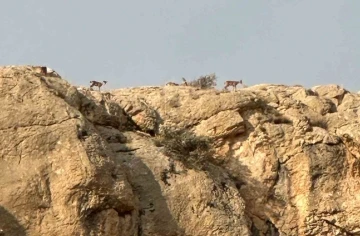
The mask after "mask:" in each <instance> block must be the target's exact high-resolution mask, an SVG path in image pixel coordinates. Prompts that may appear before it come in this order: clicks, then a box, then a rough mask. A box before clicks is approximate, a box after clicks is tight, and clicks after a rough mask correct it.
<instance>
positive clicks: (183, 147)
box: [0, 66, 360, 236]
mask: <svg viewBox="0 0 360 236" xmlns="http://www.w3.org/2000/svg"><path fill="white" fill-rule="evenodd" d="M0 96H1V98H0V99H1V101H2V104H3V106H2V111H1V113H0V186H1V188H0V230H2V232H0V234H1V233H2V234H3V235H139V236H140V235H359V234H360V221H359V220H358V219H360V215H359V208H360V198H359V197H358V196H360V195H359V192H360V190H359V189H360V187H359V186H360V185H359V184H358V183H359V180H360V176H359V175H360V160H359V158H360V152H359V151H360V148H359V147H360V143H359V139H360V129H359V114H360V111H359V109H358V107H359V106H360V95H358V94H354V93H350V92H349V91H347V90H345V89H342V88H340V87H339V86H337V85H323V86H317V87H314V88H311V89H306V88H304V87H301V86H285V85H273V84H262V85H256V86H252V87H248V88H242V89H238V90H237V91H235V92H225V91H218V90H215V89H207V90H201V89H200V90H199V89H195V88H193V87H190V86H176V87H175V86H174V87H172V86H162V87H138V88H127V89H117V90H113V91H110V92H98V91H89V90H86V89H80V88H77V87H75V86H72V85H71V84H69V83H68V82H67V81H66V80H64V79H62V78H61V77H60V76H59V75H58V74H57V73H55V72H51V73H50V72H48V70H46V69H44V67H36V66H6V67H1V68H0Z"/></svg>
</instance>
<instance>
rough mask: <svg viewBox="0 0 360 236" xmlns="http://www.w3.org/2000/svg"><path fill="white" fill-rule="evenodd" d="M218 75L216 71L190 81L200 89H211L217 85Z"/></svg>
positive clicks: (190, 84)
mask: <svg viewBox="0 0 360 236" xmlns="http://www.w3.org/2000/svg"><path fill="white" fill-rule="evenodd" d="M216 80H217V77H216V75H215V73H212V74H210V75H202V76H200V77H199V78H197V79H195V80H193V81H190V82H188V85H189V86H193V87H196V88H200V89H211V88H214V87H215V86H216Z"/></svg>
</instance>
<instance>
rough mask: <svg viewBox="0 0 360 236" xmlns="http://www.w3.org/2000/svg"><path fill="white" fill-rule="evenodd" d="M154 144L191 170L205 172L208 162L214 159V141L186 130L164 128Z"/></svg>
mask: <svg viewBox="0 0 360 236" xmlns="http://www.w3.org/2000/svg"><path fill="white" fill-rule="evenodd" d="M154 144H155V145H156V146H158V147H163V148H164V150H163V152H164V154H165V155H167V156H169V157H170V158H173V159H175V160H178V161H181V162H182V163H183V164H184V165H185V166H186V167H188V168H190V169H196V170H203V169H204V167H205V164H206V162H207V161H210V160H212V159H213V154H214V150H213V148H212V140H211V139H210V138H208V137H205V136H197V135H195V134H194V133H192V132H190V131H188V130H185V129H183V130H175V129H171V128H164V129H163V130H162V131H161V133H160V135H158V136H156V137H155V138H154Z"/></svg>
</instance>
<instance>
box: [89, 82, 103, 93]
mask: <svg viewBox="0 0 360 236" xmlns="http://www.w3.org/2000/svg"><path fill="white" fill-rule="evenodd" d="M90 83H91V85H90V88H92V87H94V86H96V87H99V91H100V87H101V86H103V85H105V84H106V83H107V81H106V80H104V81H103V83H101V82H98V81H90Z"/></svg>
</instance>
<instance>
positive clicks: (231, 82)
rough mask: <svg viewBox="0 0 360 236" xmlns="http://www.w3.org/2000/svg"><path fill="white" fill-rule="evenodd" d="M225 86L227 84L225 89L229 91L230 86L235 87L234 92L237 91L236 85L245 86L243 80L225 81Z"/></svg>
mask: <svg viewBox="0 0 360 236" xmlns="http://www.w3.org/2000/svg"><path fill="white" fill-rule="evenodd" d="M224 84H225V87H224V89H227V87H229V86H233V90H234V91H235V90H236V85H238V84H241V85H243V83H242V80H240V81H233V80H227V81H225V83H224ZM243 86H244V85H243Z"/></svg>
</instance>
